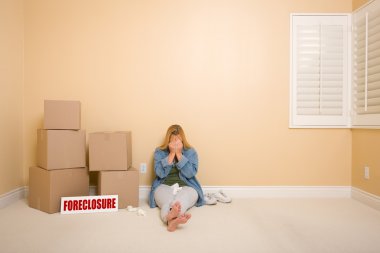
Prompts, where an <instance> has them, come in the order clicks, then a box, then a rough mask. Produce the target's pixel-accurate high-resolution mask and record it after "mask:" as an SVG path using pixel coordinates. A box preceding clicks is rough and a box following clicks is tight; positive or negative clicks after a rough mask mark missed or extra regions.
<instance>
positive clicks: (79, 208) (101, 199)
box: [61, 195, 119, 214]
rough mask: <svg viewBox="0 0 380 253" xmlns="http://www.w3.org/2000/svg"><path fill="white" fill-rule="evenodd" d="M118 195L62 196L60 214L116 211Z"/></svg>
mask: <svg viewBox="0 0 380 253" xmlns="http://www.w3.org/2000/svg"><path fill="white" fill-rule="evenodd" d="M118 197H119V196H118V195H102V196H81V197H62V198H61V214H72V213H99V212H117V211H118V206H119V198H118Z"/></svg>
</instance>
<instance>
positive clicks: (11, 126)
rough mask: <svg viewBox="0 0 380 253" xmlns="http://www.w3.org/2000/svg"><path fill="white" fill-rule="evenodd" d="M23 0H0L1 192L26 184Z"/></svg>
mask: <svg viewBox="0 0 380 253" xmlns="http://www.w3.org/2000/svg"><path fill="white" fill-rule="evenodd" d="M23 24H24V20H23V1H22V0H1V1H0V87H1V91H0V129H1V131H0V140H1V141H0V195H1V194H3V193H6V192H9V191H11V190H14V189H16V188H18V187H20V186H22V185H23V184H24V179H23V167H22V119H23V99H22V96H23V91H22V88H23V46H24V45H23V43H24V41H23V40H24V30H23V29H24V27H23V26H24V25H23Z"/></svg>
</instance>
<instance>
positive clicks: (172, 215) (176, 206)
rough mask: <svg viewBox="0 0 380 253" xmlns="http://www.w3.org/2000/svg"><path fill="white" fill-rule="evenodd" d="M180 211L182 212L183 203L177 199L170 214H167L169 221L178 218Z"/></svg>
mask: <svg viewBox="0 0 380 253" xmlns="http://www.w3.org/2000/svg"><path fill="white" fill-rule="evenodd" d="M180 212H181V203H179V202H178V201H177V202H175V203H174V205H173V206H172V208H171V209H170V211H169V213H168V215H167V216H166V220H167V221H168V222H169V221H171V220H173V219H175V218H177V217H178V215H179V214H180Z"/></svg>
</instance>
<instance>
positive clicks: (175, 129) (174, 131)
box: [159, 125, 191, 150]
mask: <svg viewBox="0 0 380 253" xmlns="http://www.w3.org/2000/svg"><path fill="white" fill-rule="evenodd" d="M172 135H179V136H181V139H182V143H183V147H184V148H185V149H189V148H191V146H190V144H189V143H188V142H187V140H186V136H185V132H184V131H183V129H182V127H181V126H180V125H172V126H170V127H169V128H168V131H166V136H165V140H164V143H162V145H161V146H160V147H159V148H160V149H162V150H165V149H167V148H168V145H169V142H170V137H171V136H172Z"/></svg>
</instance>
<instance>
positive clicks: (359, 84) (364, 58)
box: [352, 1, 380, 127]
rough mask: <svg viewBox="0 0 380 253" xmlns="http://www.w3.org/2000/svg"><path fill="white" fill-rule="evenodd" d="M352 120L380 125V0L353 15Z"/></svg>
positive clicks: (360, 124)
mask: <svg viewBox="0 0 380 253" xmlns="http://www.w3.org/2000/svg"><path fill="white" fill-rule="evenodd" d="M352 45H353V52H352V60H353V68H352V70H353V78H352V100H353V102H352V105H353V106H352V112H353V113H352V124H353V126H354V127H355V126H357V127H365V126H368V127H371V126H372V127H373V126H380V1H374V2H372V3H371V4H369V5H367V6H365V7H364V8H362V9H360V10H359V11H357V12H356V13H354V15H353V38H352Z"/></svg>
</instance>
